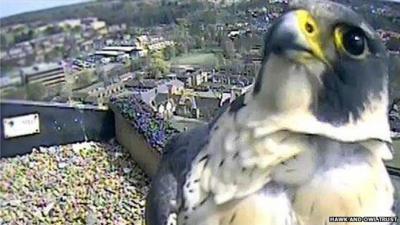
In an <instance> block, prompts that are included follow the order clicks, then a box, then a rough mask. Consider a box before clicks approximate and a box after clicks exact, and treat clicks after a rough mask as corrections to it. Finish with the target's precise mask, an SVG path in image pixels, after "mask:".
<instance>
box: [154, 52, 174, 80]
mask: <svg viewBox="0 0 400 225" xmlns="http://www.w3.org/2000/svg"><path fill="white" fill-rule="evenodd" d="M150 60H151V61H150V65H149V73H150V76H152V77H153V78H161V75H163V74H166V73H167V72H169V64H168V63H167V62H166V61H165V60H164V57H163V55H162V53H161V51H153V52H151V53H150Z"/></svg>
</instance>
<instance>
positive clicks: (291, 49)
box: [146, 0, 394, 225]
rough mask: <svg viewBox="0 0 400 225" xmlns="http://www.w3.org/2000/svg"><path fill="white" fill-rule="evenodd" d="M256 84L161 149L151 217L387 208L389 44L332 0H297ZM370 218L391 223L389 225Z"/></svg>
mask: <svg viewBox="0 0 400 225" xmlns="http://www.w3.org/2000/svg"><path fill="white" fill-rule="evenodd" d="M290 8H291V9H290V10H289V11H288V12H287V13H285V14H284V15H283V16H282V17H280V18H279V19H277V20H276V21H275V22H274V24H273V25H272V26H271V27H270V29H269V31H268V32H267V34H266V37H265V43H264V45H265V46H264V50H263V61H262V67H261V69H260V72H259V74H258V76H257V78H256V82H255V84H254V86H253V89H252V90H251V91H250V92H249V93H247V94H245V95H243V96H241V97H239V98H237V99H236V100H235V101H234V102H232V103H231V104H230V105H228V106H227V108H226V109H225V110H224V111H223V112H222V113H221V114H220V115H219V116H218V117H217V118H215V119H214V121H212V122H210V123H209V124H208V125H206V126H204V127H199V128H196V129H193V130H191V131H188V132H185V133H182V134H179V135H178V136H175V137H174V138H172V139H171V140H170V141H169V143H168V144H167V146H166V149H165V155H164V156H163V159H162V162H161V164H160V167H159V170H158V173H157V174H156V175H155V177H154V178H153V182H152V187H151V190H150V193H149V195H148V198H147V204H146V220H147V224H148V225H169V224H178V225H325V224H335V225H340V224H342V225H343V224H346V225H349V224H360V223H359V222H354V223H353V222H352V221H347V222H344V221H342V222H337V221H336V222H333V221H332V218H330V217H333V216H337V217H339V216H343V217H345V216H348V217H350V216H352V217H353V218H361V217H365V216H376V217H377V216H386V217H390V216H394V211H393V210H394V209H393V205H394V189H393V186H392V183H391V180H390V178H389V175H388V173H387V171H386V169H385V166H384V163H383V161H384V160H389V159H391V158H392V152H391V138H390V129H389V124H388V118H387V108H388V107H387V106H388V65H387V56H388V55H387V52H386V50H385V48H384V46H383V44H382V43H381V41H380V40H379V37H378V36H377V34H376V33H375V32H374V30H373V29H372V28H371V26H370V25H368V24H367V22H366V21H365V20H364V19H363V18H362V17H360V16H359V15H358V14H356V13H355V12H353V11H352V10H351V9H349V8H347V7H345V6H343V5H340V4H338V3H334V2H329V1H322V0H315V1H293V2H292V3H291V7H290ZM369 224H380V225H383V224H386V225H388V224H391V223H390V222H380V223H369Z"/></svg>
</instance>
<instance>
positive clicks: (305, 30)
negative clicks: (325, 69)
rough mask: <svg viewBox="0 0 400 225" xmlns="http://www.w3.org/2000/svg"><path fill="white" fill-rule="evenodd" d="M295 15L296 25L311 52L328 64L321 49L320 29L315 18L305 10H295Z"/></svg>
mask: <svg viewBox="0 0 400 225" xmlns="http://www.w3.org/2000/svg"><path fill="white" fill-rule="evenodd" d="M296 17H297V22H298V26H299V27H300V30H301V31H302V34H303V35H304V39H305V40H306V41H307V44H308V45H309V46H310V48H311V50H312V52H313V54H314V55H315V56H316V57H317V58H319V59H320V60H322V61H323V62H324V63H326V64H328V65H329V62H328V60H327V59H326V57H325V54H324V51H323V50H322V40H321V31H320V29H319V27H318V25H317V22H316V21H315V19H314V18H313V17H312V16H311V14H310V13H309V12H307V11H306V10H297V11H296Z"/></svg>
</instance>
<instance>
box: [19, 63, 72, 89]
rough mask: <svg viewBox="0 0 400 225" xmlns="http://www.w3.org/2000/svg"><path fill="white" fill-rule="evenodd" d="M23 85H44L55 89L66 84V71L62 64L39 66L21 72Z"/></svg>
mask: <svg viewBox="0 0 400 225" xmlns="http://www.w3.org/2000/svg"><path fill="white" fill-rule="evenodd" d="M20 75H21V81H22V83H23V84H30V83H42V84H43V85H44V86H46V87H54V86H57V85H60V84H63V83H65V74H64V69H63V67H62V65H61V63H47V64H39V65H35V66H31V67H27V68H23V69H21V71H20Z"/></svg>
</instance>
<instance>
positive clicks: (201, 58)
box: [170, 53, 218, 65]
mask: <svg viewBox="0 0 400 225" xmlns="http://www.w3.org/2000/svg"><path fill="white" fill-rule="evenodd" d="M170 62H171V63H172V64H184V65H215V64H217V62H218V59H217V57H216V55H215V54H214V53H188V54H183V55H180V56H178V57H175V58H172V59H171V61H170Z"/></svg>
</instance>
